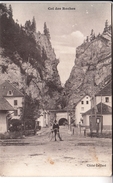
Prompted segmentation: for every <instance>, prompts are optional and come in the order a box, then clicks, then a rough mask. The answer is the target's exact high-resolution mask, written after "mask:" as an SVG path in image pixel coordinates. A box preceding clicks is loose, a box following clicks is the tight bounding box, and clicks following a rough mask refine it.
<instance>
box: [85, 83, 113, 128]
mask: <svg viewBox="0 0 113 183" xmlns="http://www.w3.org/2000/svg"><path fill="white" fill-rule="evenodd" d="M82 116H83V121H84V125H85V126H90V120H91V118H92V120H94V122H93V123H96V121H97V123H99V122H100V123H102V125H103V127H102V128H103V130H111V128H112V89H111V82H109V83H108V84H107V85H106V86H105V87H104V88H103V89H102V90H101V91H99V92H98V93H97V94H96V95H95V96H94V97H93V99H91V109H90V110H88V111H86V112H85V113H83V114H82Z"/></svg>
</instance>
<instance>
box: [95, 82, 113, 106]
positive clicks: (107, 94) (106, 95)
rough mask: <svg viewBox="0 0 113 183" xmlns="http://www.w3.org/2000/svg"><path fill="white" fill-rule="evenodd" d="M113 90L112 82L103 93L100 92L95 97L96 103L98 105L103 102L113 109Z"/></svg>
mask: <svg viewBox="0 0 113 183" xmlns="http://www.w3.org/2000/svg"><path fill="white" fill-rule="evenodd" d="M111 94H112V89H111V82H110V83H108V84H107V85H106V86H105V87H104V88H103V89H102V90H101V91H99V92H98V93H97V94H96V95H95V103H96V105H97V104H99V103H100V102H102V103H103V104H106V105H108V106H111V107H112V95H111Z"/></svg>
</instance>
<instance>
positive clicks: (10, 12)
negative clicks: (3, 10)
mask: <svg viewBox="0 0 113 183" xmlns="http://www.w3.org/2000/svg"><path fill="white" fill-rule="evenodd" d="M9 15H10V17H11V18H12V17H13V10H12V6H11V5H9Z"/></svg>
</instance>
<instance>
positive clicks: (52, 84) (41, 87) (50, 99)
mask: <svg viewBox="0 0 113 183" xmlns="http://www.w3.org/2000/svg"><path fill="white" fill-rule="evenodd" d="M34 36H35V40H36V44H37V47H38V48H39V50H40V53H41V54H44V55H43V60H42V62H43V65H44V66H42V67H40V68H42V69H41V70H39V69H37V68H35V67H33V65H32V64H31V63H30V62H23V61H22V59H21V57H20V56H19V54H18V53H14V55H13V56H14V57H15V59H16V60H18V63H19V64H15V63H14V62H13V61H12V60H11V59H10V58H9V57H5V56H4V55H3V51H4V49H3V48H0V84H1V83H3V82H4V81H5V80H9V81H10V82H11V83H13V84H15V86H16V87H18V88H19V89H20V90H22V91H24V92H26V93H27V94H28V95H30V96H31V97H32V98H33V99H37V100H39V101H40V107H44V108H55V107H56V100H58V99H59V95H60V93H59V90H60V89H61V88H62V86H61V81H60V77H59V74H58V70H57V65H58V63H59V60H58V59H56V55H55V53H54V49H53V48H52V45H51V42H50V40H48V39H47V37H46V36H45V35H43V34H39V33H35V35H34ZM37 63H38V58H37ZM21 70H22V71H23V72H21ZM40 73H41V74H40Z"/></svg>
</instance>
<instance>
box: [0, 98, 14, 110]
mask: <svg viewBox="0 0 113 183" xmlns="http://www.w3.org/2000/svg"><path fill="white" fill-rule="evenodd" d="M0 111H14V108H13V107H12V106H11V105H10V104H9V102H8V101H7V100H6V99H5V98H3V97H1V96H0Z"/></svg>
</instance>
